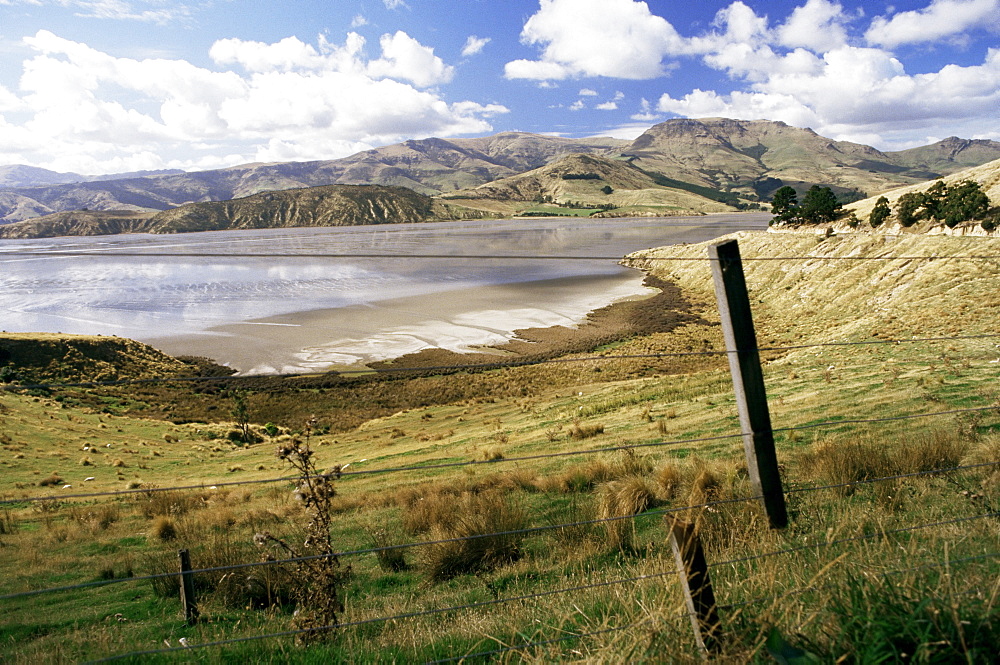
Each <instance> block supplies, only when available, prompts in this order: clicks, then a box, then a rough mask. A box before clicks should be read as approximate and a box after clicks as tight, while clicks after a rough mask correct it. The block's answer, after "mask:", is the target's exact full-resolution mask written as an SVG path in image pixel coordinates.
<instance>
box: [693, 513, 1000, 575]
mask: <svg viewBox="0 0 1000 665" xmlns="http://www.w3.org/2000/svg"><path fill="white" fill-rule="evenodd" d="M993 517H1000V512H990V513H980V514H979V515H971V516H966V517H956V518H954V519H950V520H941V521H938V522H927V523H925V524H918V525H915V526H908V527H900V528H898V529H889V530H884V529H883V530H881V531H873V532H871V533H866V534H862V535H860V536H849V537H847V538H838V539H835V540H821V541H817V542H815V543H812V544H808V543H807V544H805V545H796V546H795V547H789V548H786V549H783V550H775V551H772V552H764V553H762V554H752V555H749V556H745V557H739V558H736V559H730V560H728V561H719V562H716V563H710V564H708V567H709V568H721V567H722V566H731V565H734V564H737V563H747V562H749V561H757V560H759V559H766V558H768V557H772V556H780V555H783V554H793V553H795V552H800V551H802V550H808V549H820V548H824V547H832V546H833V545H842V544H844V543H853V542H860V541H864V540H871V539H872V538H885V537H887V536H892V535H896V534H900V533H909V532H911V531H919V530H920V529H928V528H931V527H935V526H948V525H950V524H961V523H964V522H971V521H974V520H980V519H985V518H993Z"/></svg>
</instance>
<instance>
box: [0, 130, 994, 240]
mask: <svg viewBox="0 0 1000 665" xmlns="http://www.w3.org/2000/svg"><path fill="white" fill-rule="evenodd" d="M995 159H1000V142H996V141H987V140H969V139H960V138H955V137H952V138H949V139H945V140H943V141H940V142H938V143H934V144H932V145H928V146H923V147H919V148H913V149H910V150H903V151H897V152H882V151H879V150H877V149H875V148H873V147H871V146H865V145H861V144H856V143H850V142H844V141H833V140H831V139H828V138H824V137H822V136H820V135H819V134H816V133H815V132H813V131H812V130H809V129H800V128H795V127H791V126H789V125H786V124H784V123H781V122H772V121H765V120H756V121H743V120H729V119H725V118H708V119H700V120H689V119H675V120H668V121H666V122H663V123H660V124H658V125H655V126H653V127H651V128H650V129H648V130H647V131H646V132H644V133H643V134H642V135H641V136H639V137H638V138H637V139H635V140H634V141H624V140H618V139H612V138H594V139H568V138H562V137H554V136H545V135H537V134H527V133H520V132H505V133H501V134H496V135H493V136H487V137H481V138H469V139H447V140H446V139H437V138H432V139H424V140H413V141H406V142H404V143H400V144H395V145H390V146H386V147H383V148H377V149H374V150H367V151H364V152H361V153H357V154H355V155H352V156H350V157H346V158H343V159H337V160H327V161H315V162H289V163H274V164H247V165H242V166H236V167H232V168H227V169H219V170H214V171H202V172H191V173H184V172H167V173H155V174H138V175H137V174H120V175H118V176H106V177H104V179H92V178H88V177H83V176H80V178H81V179H79V180H74V181H72V182H66V180H67V179H70V178H74V177H76V174H56V173H53V172H46V171H44V170H42V169H32V168H31V167H23V166H16V167H4V168H2V169H0V223H2V224H8V225H9V223H12V222H20V221H22V220H28V219H35V218H39V217H44V216H46V215H49V216H51V215H52V214H53V213H67V212H69V211H77V212H76V217H77V219H78V220H84V221H83V223H84V225H90V227H91V230H90V232H95V231H96V232H100V231H97V228H96V227H98V226H102V225H103V227H104V228H116V227H118V226H119V225H120V222H121V220H123V219H134V220H143V221H141V222H140V221H134V222H130V223H129V226H130V227H132V228H138V227H141V226H142V225H143V224H147V223H149V220H150V219H152V218H154V217H156V213H158V212H161V211H168V210H172V209H174V208H179V209H183V208H185V207H187V206H188V205H189V204H202V205H204V204H207V203H210V202H222V201H230V200H233V199H241V198H245V197H250V196H254V195H257V194H260V193H263V192H277V191H284V190H296V191H298V192H300V194H299V195H302V194H301V192H304V191H305V190H306V189H307V188H313V187H320V186H328V185H358V184H365V185H384V186H389V187H405V188H407V189H409V190H412V191H413V192H416V193H417V194H419V195H422V196H425V197H426V196H430V197H436V198H437V199H438V200H439V202H440V203H444V204H447V205H446V207H440V206H439V207H437V208H435V210H437V211H439V212H440V211H447V212H443V214H445V216H446V217H445V218H450V216H451V215H453V214H455V211H456V207H455V206H465V207H466V208H468V209H469V211H467V214H468V215H470V216H483V215H510V214H518V213H521V212H524V211H526V210H529V209H530V208H531V207H532V206H536V205H538V204H540V203H545V202H547V203H551V204H557V205H568V204H571V203H576V204H580V205H583V206H594V207H604V208H609V209H611V210H609V212H607V213H604V214H661V213H662V214H688V213H695V214H697V213H702V212H714V211H718V210H726V209H729V210H731V209H732V208H733V207H734V206H735V207H747V206H753V205H755V202H759V201H766V200H767V199H769V197H770V195H771V194H773V192H774V191H775V190H777V189H778V188H779V187H781V186H783V185H790V186H792V187H795V188H796V189H797V190H799V191H800V192H804V191H805V190H807V189H808V188H809V187H810V186H812V185H814V184H819V185H823V186H829V187H831V188H832V189H833V190H834V191H836V192H837V193H838V194H839V195H841V196H842V197H843V198H844V199H845V200H850V199H861V198H864V197H865V196H871V195H877V194H879V193H881V192H884V191H888V190H891V189H894V188H897V187H900V186H906V185H911V184H916V183H920V182H923V181H927V180H932V179H935V178H938V177H941V176H945V175H948V174H951V173H955V172H957V171H960V170H962V169H965V168H968V167H970V166H976V165H979V164H983V163H985V162H988V161H992V160H995ZM46 178H49V181H46ZM24 183H31V184H30V186H28V185H25V184H24ZM396 191H399V190H396ZM369 193H371V192H369ZM407 196H409V195H408V194H407ZM348 198H350V197H348ZM310 200H313V201H316V200H319V199H315V197H313V198H311V199H310ZM255 201H257V203H255V205H257V204H259V203H260V201H259V200H256V199H255ZM407 205H408V204H407ZM421 205H422V206H424V208H425V209H428V210H430V209H431V208H429V207H427V206H428V204H426V203H421ZM447 206H450V207H447ZM404 207H405V206H404ZM432 207H433V206H432ZM244 208H246V206H244ZM390 208H391V206H390ZM237 209H239V207H238V206H237V207H234V208H232V210H237ZM299 209H300V210H301V206H299ZM195 210H198V212H194V211H195ZM109 211H115V212H114V213H113V214H111V213H110V212H109ZM84 212H91V213H96V212H103V213H107V214H102V215H96V214H92V215H90V216H87V215H84V214H83V213H84ZM174 214H176V215H179V216H181V217H186V218H188V219H191V218H192V217H191V216H192V215H193V216H194V217H193V218H199V219H203V220H204V219H208V217H205V215H206V214H208V213H205V212H204V210H203V209H201V208H191V209H189V210H188V211H187V212H185V213H174ZM254 214H256V213H254ZM378 214H379V213H375V217H374V218H372V219H371V220H368V221H364V222H361V223H377V222H378V221H379V220H378V218H377V217H378ZM347 216H348V217H349V216H350V215H347ZM63 217H64V218H65V215H63ZM209 217H211V215H209ZM308 217H309V215H306V216H305V217H303V218H302V219H307V218H308ZM313 217H316V216H315V215H313ZM319 217H322V215H319ZM162 219H163V218H162V217H161V221H162ZM275 219H277V217H276V218H275ZM283 219H284V221H283V222H281V224H282V225H285V224H287V223H289V218H288V216H287V215H286V216H285V217H284V218H283ZM338 219H342V217H338ZM39 221H41V220H39ZM50 221H51V220H50ZM293 222H294V220H293ZM61 223H62V224H65V223H66V222H65V219H63V222H61ZM78 223H79V222H78ZM218 223H219V222H218V220H216V221H213V222H211V225H212V226H213V228H214V227H215V226H216V225H217V224H218ZM255 223H256V222H251V221H249V220H248V219H241V220H236V221H234V220H229V222H228V226H227V228H235V227H245V226H251V227H252V226H253V225H254V224H255ZM276 223H277V222H276ZM179 226H180V227H184V228H190V229H191V230H194V229H195V228H197V227H199V225H198V224H192V223H189V222H185V223H182V224H180V225H179ZM0 228H3V229H4V231H6V232H7V233H4V235H7V236H8V237H9V236H10V235H12V234H10V231H13V229H7V228H5V227H0ZM164 228H166V227H164ZM105 232H107V231H105ZM112 232H113V231H112ZM18 235H20V234H18Z"/></svg>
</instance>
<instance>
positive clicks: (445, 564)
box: [421, 492, 528, 582]
mask: <svg viewBox="0 0 1000 665" xmlns="http://www.w3.org/2000/svg"><path fill="white" fill-rule="evenodd" d="M452 510H453V512H454V513H455V518H454V519H453V520H451V521H450V522H446V523H444V524H440V525H436V526H435V527H434V528H433V529H432V530H431V532H430V535H431V538H432V539H433V540H435V541H439V542H435V543H434V544H432V545H427V546H425V547H424V548H423V551H422V552H421V564H422V566H423V568H424V570H425V571H426V573H427V576H428V577H429V578H430V579H431V580H433V581H435V582H441V581H444V580H449V579H451V578H453V577H456V576H458V575H465V574H471V573H478V572H482V571H486V570H491V569H493V568H496V567H498V566H501V565H504V564H507V563H511V562H513V561H517V560H518V559H519V558H520V557H521V541H522V540H523V537H524V536H523V534H519V533H510V532H516V531H520V530H522V529H524V528H526V527H527V525H528V517H527V513H526V511H525V510H524V509H523V508H521V506H519V505H517V504H516V503H515V502H514V500H513V499H512V497H510V496H509V495H504V494H503V493H501V492H485V493H482V494H466V495H464V496H462V497H461V499H460V500H459V501H458V502H455V503H453V504H452Z"/></svg>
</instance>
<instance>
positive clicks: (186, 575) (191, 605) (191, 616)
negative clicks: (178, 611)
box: [177, 550, 198, 625]
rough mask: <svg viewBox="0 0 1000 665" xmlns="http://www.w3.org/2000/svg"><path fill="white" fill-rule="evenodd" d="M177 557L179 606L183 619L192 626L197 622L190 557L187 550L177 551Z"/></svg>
mask: <svg viewBox="0 0 1000 665" xmlns="http://www.w3.org/2000/svg"><path fill="white" fill-rule="evenodd" d="M177 556H178V557H179V558H180V560H181V605H183V606H184V619H185V620H186V621H187V622H188V623H189V624H192V625H193V624H194V623H196V622H197V621H198V606H197V605H196V604H195V602H194V575H193V574H192V573H191V556H190V555H189V554H188V551H187V550H179V551H178V552H177Z"/></svg>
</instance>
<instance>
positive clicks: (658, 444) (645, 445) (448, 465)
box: [0, 405, 1000, 505]
mask: <svg viewBox="0 0 1000 665" xmlns="http://www.w3.org/2000/svg"><path fill="white" fill-rule="evenodd" d="M997 409H1000V405H991V406H982V407H966V408H962V409H949V410H947V411H933V412H930V413H919V414H910V415H905V416H885V417H881V418H862V419H853V420H829V421H823V422H818V423H806V424H803V425H794V426H789V427H778V428H772V430H771V431H772V432H774V433H781V432H792V431H796V430H803V429H817V428H822V427H833V426H840V425H858V424H877V423H883V422H897V421H904V420H915V419H919V418H932V417H935V416H948V415H957V414H962V413H978V412H984V411H993V410H997ZM751 434H752V433H748V432H739V433H736V434H721V435H717V436H709V437H701V438H696V439H677V440H671V441H656V442H651V443H636V444H628V445H622V446H611V447H606V448H593V449H590V450H569V451H563V452H558V453H539V454H537V455H525V456H520V457H505V458H503V459H494V460H468V461H465V462H446V463H442V464H425V465H418V466H402V467H388V468H383V469H362V470H359V471H342V472H340V474H339V475H340V476H341V477H352V476H366V475H378V474H383V473H401V472H409V471H426V470H435V469H448V468H460V467H468V466H479V465H487V464H503V463H510V462H524V461H533V460H540V459H555V458H561V457H573V456H577V455H594V454H602V453H608V452H621V451H624V450H640V449H643V448H656V447H671V446H678V445H685V444H693V443H706V442H709V441H721V440H724V439H735V438H741V437H745V436H750V435H751ZM320 475H323V476H325V477H330V476H335V475H338V474H320ZM298 479H299V477H297V476H283V477H280V478H269V479H262V480H234V481H227V482H219V483H211V484H208V483H202V484H199V485H186V486H177V487H150V488H142V489H134V490H116V491H111V492H92V493H86V494H79V493H78V494H65V495H61V496H60V495H57V494H53V495H49V496H34V497H23V498H19V499H2V500H0V505H8V504H16V503H33V502H44V501H51V500H56V501H60V500H68V499H89V498H97V497H117V496H130V495H135V494H150V493H157V492H171V491H181V490H206V489H211V488H212V487H232V486H237V485H259V484H269V483H278V482H288V481H295V480H298ZM817 489H822V488H817Z"/></svg>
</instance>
